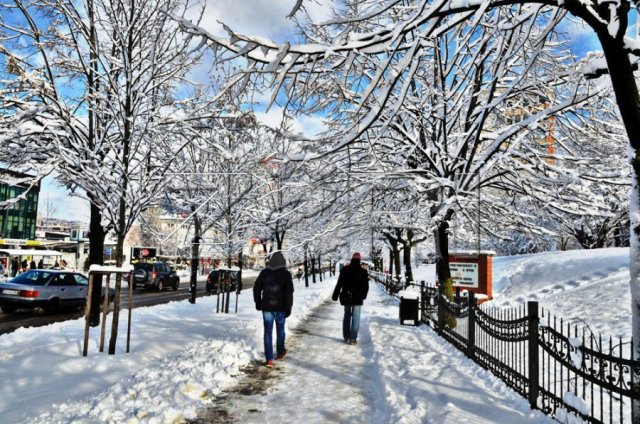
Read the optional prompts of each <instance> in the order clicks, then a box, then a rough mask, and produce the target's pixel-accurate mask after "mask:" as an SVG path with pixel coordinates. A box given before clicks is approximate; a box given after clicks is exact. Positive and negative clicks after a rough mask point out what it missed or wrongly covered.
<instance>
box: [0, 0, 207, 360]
mask: <svg viewBox="0 0 640 424" xmlns="http://www.w3.org/2000/svg"><path fill="white" fill-rule="evenodd" d="M15 4H16V10H17V11H19V12H20V18H21V19H22V20H23V22H25V24H24V28H23V27H20V26H18V25H17V24H15V25H11V24H9V22H10V21H8V20H7V21H4V23H6V24H7V25H5V26H4V30H5V31H7V32H10V31H14V34H12V36H13V37H16V38H15V39H14V40H13V42H12V44H11V46H10V47H14V46H18V45H22V43H25V44H26V45H27V46H28V48H29V51H30V52H32V56H26V57H25V56H22V55H19V54H17V52H15V51H14V52H12V51H10V50H8V48H7V47H6V45H5V48H4V50H3V51H2V53H3V54H4V55H5V57H6V58H8V59H7V61H8V63H9V64H10V65H11V72H12V73H13V74H14V75H15V77H14V78H13V79H11V80H9V81H7V82H6V83H7V85H8V86H9V87H10V88H12V89H13V90H6V91H4V92H6V93H10V94H9V95H8V96H6V97H5V98H4V99H3V103H4V104H7V105H9V107H10V108H11V110H10V112H9V113H6V114H4V115H3V116H2V117H1V119H2V121H3V122H2V124H0V125H2V127H3V128H6V132H4V134H3V135H4V136H5V137H6V139H7V140H8V141H9V142H8V145H9V146H10V147H11V149H10V152H9V153H8V156H9V157H8V158H6V159H3V160H6V161H7V162H10V163H19V161H20V155H24V154H25V152H35V153H34V154H37V155H40V157H41V158H42V159H43V160H46V159H48V158H52V159H51V160H55V161H56V162H57V163H58V164H59V166H60V168H59V170H58V171H59V173H60V175H61V179H62V180H63V181H65V182H66V183H67V184H69V185H74V186H78V187H81V188H82V189H84V190H85V192H86V193H87V194H88V196H89V198H90V200H91V202H92V204H93V205H95V206H96V207H97V209H98V210H99V211H100V213H101V214H102V221H103V224H104V225H107V226H108V227H109V228H110V229H111V230H112V231H113V232H114V233H115V235H116V238H117V246H116V260H117V262H118V264H121V262H122V258H123V250H122V248H123V242H124V237H125V235H126V233H127V232H128V230H129V229H130V228H131V225H132V224H133V222H134V221H135V220H136V218H137V217H138V216H139V214H140V212H141V211H143V210H144V209H145V208H147V207H148V206H149V205H151V204H152V203H153V202H155V201H156V199H157V196H158V194H159V193H160V192H161V191H162V189H163V187H164V186H165V184H166V179H165V178H164V175H165V173H166V172H167V171H168V170H170V169H171V164H172V161H173V158H175V157H176V152H178V151H180V150H181V149H182V148H184V146H186V145H188V144H189V143H190V138H191V136H192V129H191V125H190V123H191V120H192V119H193V117H194V116H197V115H198V114H199V113H200V107H199V103H200V100H199V99H200V97H201V96H200V94H201V93H199V92H198V88H197V86H196V85H194V84H193V83H191V82H190V81H189V80H188V79H187V77H188V72H189V70H190V69H192V67H193V66H194V65H195V64H196V63H197V61H198V60H199V57H200V55H199V53H198V52H197V51H194V49H193V45H192V44H191V39H190V37H188V36H185V35H184V33H182V32H181V31H179V29H178V28H177V26H176V25H175V23H174V22H173V21H172V20H170V19H168V18H167V14H166V12H167V11H169V12H172V13H187V10H185V9H186V8H188V4H187V3H185V2H183V1H181V0H167V1H151V0H141V1H129V2H125V3H122V2H111V1H109V0H99V1H88V2H86V3H82V2H81V3H77V4H76V3H71V2H64V1H50V2H49V1H45V2H37V3H33V4H29V3H26V2H22V1H21V0H16V1H15ZM189 13H190V12H189ZM45 27H46V28H47V30H46V31H45V30H44V28H45ZM5 153H6V152H5ZM92 228H93V227H92ZM101 253H102V252H101V251H100V255H101ZM119 289H120V280H119V279H118V280H117V281H116V299H115V305H116V306H115V308H116V310H114V317H115V320H114V326H113V329H114V330H113V333H112V337H111V341H110V344H109V353H115V343H116V338H117V316H118V312H119V311H118V300H119V295H120V290H119Z"/></svg>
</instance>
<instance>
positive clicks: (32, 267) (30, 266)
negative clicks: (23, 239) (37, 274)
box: [29, 258, 36, 269]
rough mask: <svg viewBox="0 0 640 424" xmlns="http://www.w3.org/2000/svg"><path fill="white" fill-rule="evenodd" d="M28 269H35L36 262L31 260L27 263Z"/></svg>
mask: <svg viewBox="0 0 640 424" xmlns="http://www.w3.org/2000/svg"><path fill="white" fill-rule="evenodd" d="M29 269H36V261H34V260H33V258H31V263H29Z"/></svg>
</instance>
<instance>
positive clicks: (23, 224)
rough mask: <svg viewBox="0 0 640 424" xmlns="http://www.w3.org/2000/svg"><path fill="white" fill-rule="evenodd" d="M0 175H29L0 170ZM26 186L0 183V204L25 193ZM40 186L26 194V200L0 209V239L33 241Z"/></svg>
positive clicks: (18, 176) (20, 176)
mask: <svg viewBox="0 0 640 424" xmlns="http://www.w3.org/2000/svg"><path fill="white" fill-rule="evenodd" d="M0 174H2V175H4V176H11V177H14V178H24V177H29V175H26V174H21V173H18V172H13V171H8V170H5V169H0ZM27 189H28V186H27V185H20V184H18V185H9V184H5V183H2V182H0V202H2V201H5V200H10V199H14V198H16V197H17V196H19V195H21V194H23V193H24V192H25V191H27ZM39 195H40V185H37V186H35V187H33V188H32V189H31V190H30V191H29V193H27V196H26V199H24V200H20V201H19V202H17V203H16V204H14V205H12V206H11V207H9V208H6V209H0V238H10V239H25V240H33V239H35V238H36V221H37V219H38V197H39Z"/></svg>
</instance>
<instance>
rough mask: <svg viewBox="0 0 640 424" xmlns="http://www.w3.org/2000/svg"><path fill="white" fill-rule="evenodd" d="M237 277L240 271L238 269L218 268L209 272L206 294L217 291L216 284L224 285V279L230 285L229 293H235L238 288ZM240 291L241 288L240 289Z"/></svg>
mask: <svg viewBox="0 0 640 424" xmlns="http://www.w3.org/2000/svg"><path fill="white" fill-rule="evenodd" d="M239 275H240V271H239V270H238V269H228V268H218V269H213V270H211V272H210V273H209V276H208V277H207V284H206V290H207V293H211V292H212V291H218V282H219V281H220V282H223V283H224V281H225V279H226V278H228V279H229V282H230V283H231V291H236V290H237V288H238V277H239ZM223 288H224V286H223ZM240 289H241V290H242V287H240Z"/></svg>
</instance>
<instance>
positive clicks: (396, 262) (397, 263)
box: [392, 242, 401, 280]
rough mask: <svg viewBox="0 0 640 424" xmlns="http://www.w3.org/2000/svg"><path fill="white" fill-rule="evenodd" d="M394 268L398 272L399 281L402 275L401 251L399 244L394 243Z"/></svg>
mask: <svg viewBox="0 0 640 424" xmlns="http://www.w3.org/2000/svg"><path fill="white" fill-rule="evenodd" d="M392 247H393V267H394V268H395V271H396V278H397V279H398V280H399V279H400V278H401V275H400V249H398V243H397V242H394V243H393V246H392Z"/></svg>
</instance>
